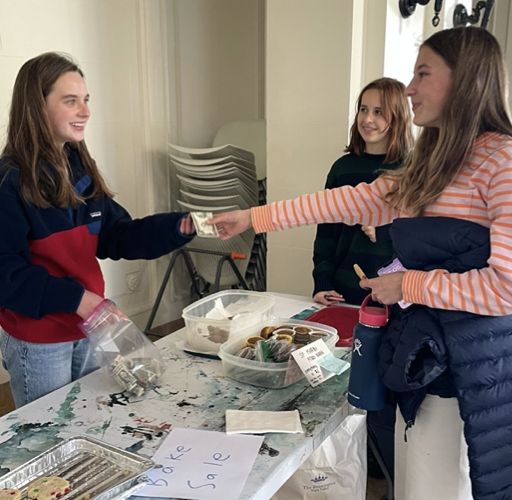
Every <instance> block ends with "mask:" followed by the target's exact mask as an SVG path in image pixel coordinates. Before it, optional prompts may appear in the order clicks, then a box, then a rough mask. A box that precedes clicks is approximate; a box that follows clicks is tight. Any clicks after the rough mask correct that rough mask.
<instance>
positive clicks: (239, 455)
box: [135, 428, 264, 500]
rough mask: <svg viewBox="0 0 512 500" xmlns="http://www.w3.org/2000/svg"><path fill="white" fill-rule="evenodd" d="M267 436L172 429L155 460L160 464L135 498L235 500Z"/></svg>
mask: <svg viewBox="0 0 512 500" xmlns="http://www.w3.org/2000/svg"><path fill="white" fill-rule="evenodd" d="M263 439H264V436H247V435H241V434H236V435H230V436H228V435H227V434H224V433H222V432H214V431H198V430H194V429H181V428H175V429H173V430H172V431H171V432H170V433H169V435H168V436H167V438H166V439H165V440H164V442H163V443H162V444H161V445H160V448H158V450H157V452H156V453H155V455H154V457H153V461H154V462H155V463H156V464H157V465H156V467H155V468H154V469H153V470H152V471H150V472H149V473H148V474H147V476H148V478H149V482H148V484H147V486H144V488H142V489H140V490H139V491H138V492H137V493H135V495H136V496H144V497H157V498H186V499H191V500H236V499H237V498H238V497H239V496H240V492H241V491H242V488H243V486H244V484H245V481H246V480H247V477H248V476H249V473H250V472H251V469H252V466H253V463H254V460H256V457H257V455H258V452H259V449H260V447H261V445H262V443H263Z"/></svg>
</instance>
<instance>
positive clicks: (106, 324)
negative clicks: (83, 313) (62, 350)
mask: <svg viewBox="0 0 512 500" xmlns="http://www.w3.org/2000/svg"><path fill="white" fill-rule="evenodd" d="M78 327H79V328H80V330H82V332H83V333H84V334H85V335H86V336H87V338H88V339H89V344H90V346H91V349H92V350H93V352H94V354H95V356H96V359H97V361H98V364H99V365H100V367H101V368H102V369H103V370H105V371H106V372H107V373H108V374H109V375H110V376H111V377H112V378H113V379H114V380H115V381H116V382H117V383H118V384H119V385H120V386H121V387H122V388H123V390H124V391H126V392H128V393H130V394H132V395H134V396H142V395H144V394H145V393H146V392H147V391H148V390H149V389H151V387H153V386H154V385H155V384H156V383H157V382H158V379H159V378H160V377H161V376H162V374H163V372H164V371H165V365H164V362H163V359H162V356H161V355H160V351H159V350H158V348H157V347H156V346H155V345H154V344H153V343H152V342H151V341H150V340H149V339H148V338H147V337H146V336H145V335H144V334H143V333H142V332H141V331H140V330H139V329H138V328H137V327H136V326H135V325H134V323H133V322H132V321H131V320H130V319H129V318H128V317H126V316H125V315H124V314H122V313H121V311H120V310H119V309H117V307H116V306H115V304H114V302H112V301H111V300H107V299H105V300H103V301H102V302H101V303H100V304H99V305H98V306H97V307H96V309H95V310H94V311H93V312H92V314H91V315H90V316H89V317H88V318H87V319H85V320H83V321H82V322H81V323H79V324H78Z"/></svg>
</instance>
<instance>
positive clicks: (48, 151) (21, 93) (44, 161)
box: [2, 52, 113, 208]
mask: <svg viewBox="0 0 512 500" xmlns="http://www.w3.org/2000/svg"><path fill="white" fill-rule="evenodd" d="M70 71H73V72H77V73H79V74H80V76H82V77H83V76H84V75H83V73H82V71H81V70H80V68H79V67H78V65H77V64H76V63H75V62H74V61H73V60H72V59H71V57H69V56H68V55H66V54H59V53H56V52H47V53H45V54H41V55H39V56H37V57H35V58H33V59H30V60H29V61H27V62H26V63H25V64H24V65H23V66H22V67H21V69H20V71H19V73H18V76H17V77H16V81H15V83H14V88H13V93H12V102H11V109H10V114H9V125H8V129H7V142H6V145H5V148H4V150H3V152H2V157H9V159H10V160H12V161H10V162H9V167H10V168H17V169H19V172H20V185H21V186H20V188H21V193H22V195H23V198H24V199H25V200H26V201H27V202H28V203H32V204H33V205H36V206H38V207H40V208H48V207H50V206H54V207H58V208H67V207H76V206H77V204H78V203H81V202H83V201H84V199H83V198H82V197H80V196H79V195H78V194H77V193H76V192H75V190H74V188H73V184H72V180H71V179H70V173H69V165H68V160H67V156H66V154H65V151H63V150H62V148H61V147H59V145H58V144H57V141H56V139H55V136H54V133H53V129H52V127H51V124H50V121H49V119H48V114H47V111H46V97H47V96H48V94H49V93H50V92H51V91H52V88H53V85H54V84H55V82H56V81H57V80H58V79H59V78H60V77H61V76H62V75H64V74H65V73H68V72H70ZM68 147H69V148H73V149H76V150H77V151H78V153H79V155H80V158H81V160H82V163H83V165H84V168H85V170H86V172H87V174H88V175H89V176H90V178H91V180H92V183H93V191H92V193H91V195H90V197H91V198H99V197H101V196H108V197H112V196H113V193H112V192H111V191H110V190H109V189H108V188H107V185H106V183H105V181H104V179H103V177H102V176H101V174H100V172H99V170H98V167H97V165H96V162H95V161H94V160H93V159H92V158H91V155H90V154H89V151H88V150H87V145H86V144H85V141H80V142H72V143H71V142H70V143H67V144H66V145H65V147H64V149H66V148H68ZM48 164H50V165H52V167H53V169H49V168H48Z"/></svg>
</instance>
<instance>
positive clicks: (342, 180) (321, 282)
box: [313, 153, 400, 304]
mask: <svg viewBox="0 0 512 500" xmlns="http://www.w3.org/2000/svg"><path fill="white" fill-rule="evenodd" d="M385 157H386V155H370V154H366V153H365V154H363V155H362V156H357V155H355V154H353V153H349V154H346V155H345V156H342V157H341V158H339V159H338V160H336V162H335V163H334V165H333V166H332V167H331V170H330V172H329V175H328V176H327V181H326V183H325V188H326V189H332V188H336V187H340V186H345V185H347V184H348V185H350V186H356V185H357V184H359V183H361V182H366V183H368V184H370V183H371V182H373V181H374V180H375V179H376V178H377V177H378V175H379V173H378V172H376V171H378V170H379V169H382V168H386V169H395V168H397V167H399V166H400V165H399V164H398V163H394V164H386V165H383V164H382V162H383V161H384V158H385ZM376 237H377V242H376V243H372V242H371V241H370V239H369V238H368V236H366V234H364V233H363V231H362V230H361V225H360V224H356V225H355V226H347V225H346V224H341V223H339V224H319V225H318V228H317V233H316V238H315V246H314V253H313V262H314V266H315V267H314V269H313V279H314V282H315V288H314V291H313V295H315V294H316V293H317V292H323V291H328V290H336V291H337V292H338V293H340V294H341V295H343V297H344V298H345V300H346V302H347V303H349V304H361V302H362V301H363V299H364V298H365V297H366V296H367V295H368V293H369V291H368V290H363V289H362V288H361V287H360V286H359V281H360V280H359V277H358V276H357V275H356V273H355V272H354V267H353V266H354V264H359V266H360V267H361V269H362V270H363V271H364V272H365V273H366V276H368V278H374V277H375V276H377V273H376V272H377V269H379V268H380V267H382V266H383V265H384V264H386V263H387V262H388V261H389V260H390V259H391V257H392V255H393V246H392V243H391V239H390V237H389V224H387V225H385V226H381V227H377V228H376Z"/></svg>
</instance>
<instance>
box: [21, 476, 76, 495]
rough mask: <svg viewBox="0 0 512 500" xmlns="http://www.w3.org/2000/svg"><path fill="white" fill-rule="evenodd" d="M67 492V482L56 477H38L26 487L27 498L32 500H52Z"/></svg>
mask: <svg viewBox="0 0 512 500" xmlns="http://www.w3.org/2000/svg"><path fill="white" fill-rule="evenodd" d="M68 492H69V482H68V481H66V480H65V479H63V478H61V477H58V476H50V477H40V478H38V479H36V480H35V481H32V482H31V483H30V484H29V485H28V486H27V496H28V498H32V499H34V500H54V499H55V498H59V497H61V496H62V495H64V494H66V493H68Z"/></svg>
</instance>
